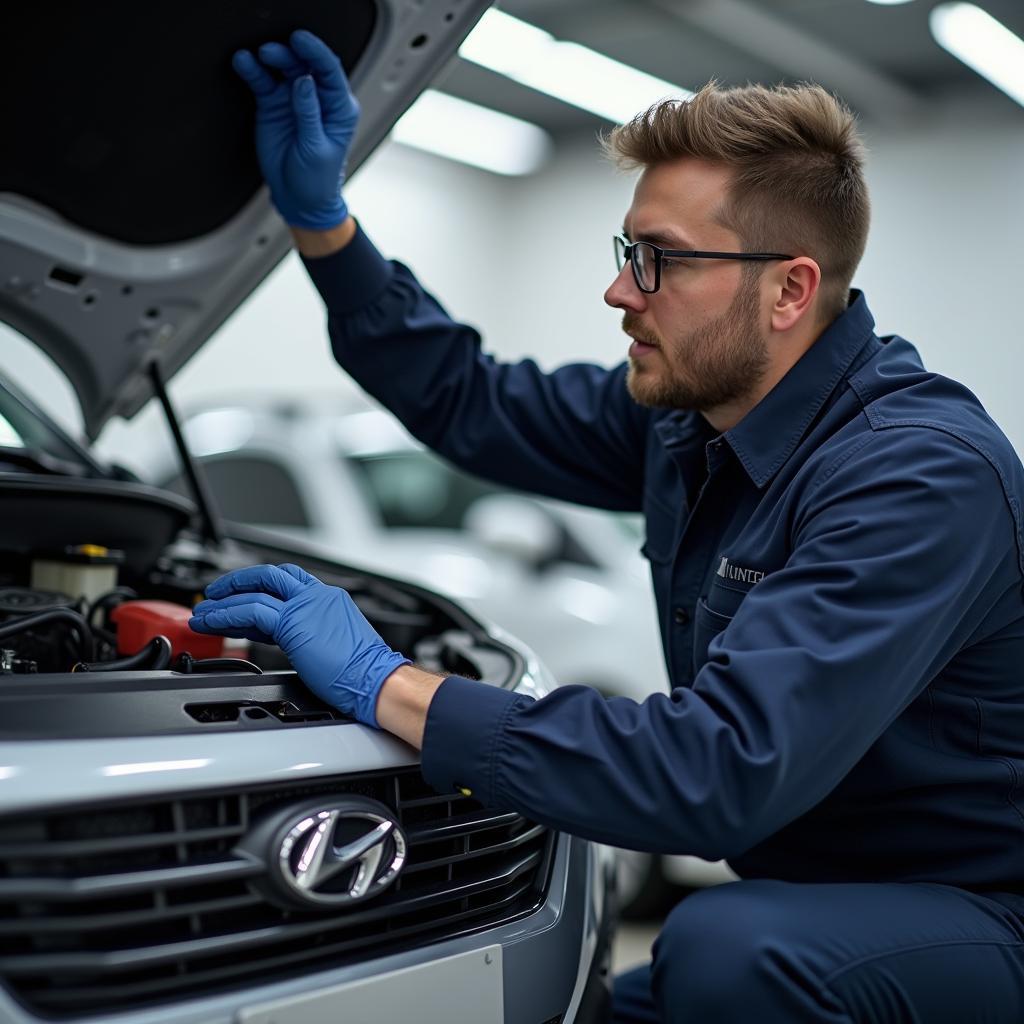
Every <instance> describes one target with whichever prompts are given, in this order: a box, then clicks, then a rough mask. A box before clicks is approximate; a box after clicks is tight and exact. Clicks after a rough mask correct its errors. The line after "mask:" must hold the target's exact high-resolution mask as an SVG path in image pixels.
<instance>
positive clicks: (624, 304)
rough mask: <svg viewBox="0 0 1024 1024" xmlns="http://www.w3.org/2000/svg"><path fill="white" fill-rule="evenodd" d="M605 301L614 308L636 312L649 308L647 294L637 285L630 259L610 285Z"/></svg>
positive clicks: (605, 294)
mask: <svg viewBox="0 0 1024 1024" xmlns="http://www.w3.org/2000/svg"><path fill="white" fill-rule="evenodd" d="M604 301H605V302H606V303H607V304H608V305H609V306H611V307H612V308H613V309H627V310H630V311H631V312H634V313H642V312H643V311H644V310H645V309H647V296H646V295H645V294H644V293H643V292H642V291H640V289H639V288H638V287H637V285H636V279H635V278H634V277H633V268H632V267H631V266H630V264H629V262H628V261H627V263H626V265H625V266H624V267H623V268H622V269H621V270H620V271H619V272H618V274H617V275H616V277H615V280H614V281H612V283H611V284H610V285H609V286H608V290H607V291H606V292H605V293H604Z"/></svg>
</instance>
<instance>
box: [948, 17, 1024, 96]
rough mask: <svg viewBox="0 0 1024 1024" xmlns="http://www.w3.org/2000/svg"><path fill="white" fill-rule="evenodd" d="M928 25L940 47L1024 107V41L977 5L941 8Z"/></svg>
mask: <svg viewBox="0 0 1024 1024" xmlns="http://www.w3.org/2000/svg"><path fill="white" fill-rule="evenodd" d="M928 23H929V25H930V27H931V30H932V35H933V36H934V37H935V41H936V42H937V43H938V44H939V46H941V47H942V48H943V49H944V50H948V51H949V52H950V53H951V54H953V56H954V57H956V58H957V59H958V60H961V61H963V63H964V64H966V65H967V66H968V67H969V68H971V69H973V70H974V71H977V73H978V74H979V75H981V76H982V78H987V79H988V80H989V81H990V82H991V83H992V84H993V85H994V86H996V88H998V89H1002V90H1003V92H1005V93H1006V95H1007V96H1009V97H1010V98H1011V99H1014V100H1016V101H1017V102H1018V103H1019V104H1021V106H1024V39H1021V38H1020V36H1018V35H1014V33H1013V32H1011V31H1010V30H1009V29H1008V28H1007V27H1006V26H1005V25H1004V24H1003V23H1002V22H1000V21H996V19H995V18H993V17H992V15H991V14H989V13H988V12H987V11H983V10H982V9H981V8H980V7H976V6H975V5H974V4H962V3H949V4H939V6H938V7H936V8H934V10H932V12H931V14H929V16H928Z"/></svg>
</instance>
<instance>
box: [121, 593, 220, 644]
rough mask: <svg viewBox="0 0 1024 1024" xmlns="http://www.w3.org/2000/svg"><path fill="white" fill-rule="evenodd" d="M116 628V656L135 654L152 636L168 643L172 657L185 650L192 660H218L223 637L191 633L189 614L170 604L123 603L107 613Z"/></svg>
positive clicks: (190, 613)
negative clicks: (161, 638) (165, 639)
mask: <svg viewBox="0 0 1024 1024" xmlns="http://www.w3.org/2000/svg"><path fill="white" fill-rule="evenodd" d="M110 618H111V621H112V622H113V623H114V624H115V625H116V626H117V653H118V654H119V655H128V654H136V653H138V652H139V651H141V650H142V648H143V647H145V646H146V644H148V643H149V641H150V640H152V639H153V637H155V636H159V635H161V634H162V635H163V636H165V637H167V639H168V640H170V641H171V652H172V654H173V655H174V656H177V655H179V654H181V653H182V652H183V651H188V653H189V654H191V655H192V657H193V658H221V657H223V656H224V638H223V637H219V636H206V635H204V634H202V633H193V632H192V630H191V629H189V628H188V620H189V619H190V618H192V612H191V610H190V609H188V608H186V607H185V606H184V605H180V604H172V603H171V602H170V601H124V602H123V603H122V604H119V605H118V606H117V607H116V608H114V609H113V611H111V613H110Z"/></svg>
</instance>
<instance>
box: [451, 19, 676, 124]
mask: <svg viewBox="0 0 1024 1024" xmlns="http://www.w3.org/2000/svg"><path fill="white" fill-rule="evenodd" d="M459 56H460V57H462V58H463V59H464V60H468V61H472V62H473V63H474V64H479V65H481V66H482V67H485V68H489V69H490V70H491V71H496V72H497V73H498V74H500V75H505V76H506V77H508V78H511V79H512V80H513V81H516V82H519V83H520V84H522V85H526V86H529V87H530V88H531V89H537V90H538V91H539V92H543V93H546V94H547V95H548V96H554V97H555V98H556V99H560V100H563V101H564V102H565V103H571V104H572V105H573V106H575V107H580V108H582V109H583V110H588V111H590V112H591V113H593V114H597V115H598V117H604V118H607V119H608V120H610V121H615V122H617V123H619V124H621V123H623V122H625V121H628V120H630V119H631V118H632V117H633V116H634V115H635V114H637V113H638V112H639V111H641V110H646V109H647V108H648V107H649V106H651V105H652V104H654V103H657V102H658V100H661V99H666V98H673V99H689V97H691V96H692V95H693V93H692V92H689V91H688V90H686V89H682V88H680V87H679V86H678V85H673V84H672V83H671V82H666V81H664V80H663V79H661V78H655V77H654V75H648V74H646V73H645V72H643V71H638V70H637V69H636V68H632V67H630V66H629V65H628V64H622V63H620V62H619V61H617V60H612V58H611V57H606V56H604V54H601V53H597V52H596V51H595V50H591V49H589V48H588V47H586V46H581V45H580V44H579V43H567V42H562V41H561V40H558V39H555V38H554V36H552V35H551V34H550V33H548V32H545V31H544V30H543V29H539V28H537V27H536V26H535V25H529V24H527V23H526V22H525V21H520V20H519V19H518V18H513V17H512V16H511V15H510V14H505V13H504V12H503V11H498V10H495V9H494V8H491V9H489V10H488V11H486V12H485V13H484V16H483V17H482V18H481V19H480V21H479V22H478V23H477V25H476V27H475V28H474V29H473V31H472V32H471V33H470V34H469V35H468V36H467V37H466V39H465V41H464V42H463V44H462V46H460V47H459Z"/></svg>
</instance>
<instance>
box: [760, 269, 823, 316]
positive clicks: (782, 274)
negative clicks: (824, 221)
mask: <svg viewBox="0 0 1024 1024" xmlns="http://www.w3.org/2000/svg"><path fill="white" fill-rule="evenodd" d="M773 276H774V277H775V278H776V280H775V281H774V282H773V284H774V285H775V287H776V289H777V290H776V294H775V303H774V304H773V305H772V329H773V330H775V331H788V330H790V329H791V328H792V327H794V326H796V324H797V323H798V322H799V321H801V320H803V319H804V317H806V316H807V313H808V310H810V309H811V308H812V307H813V305H814V299H815V296H817V294H818V287H819V285H820V284H821V268H820V267H819V266H818V264H817V263H815V262H814V260H812V259H811V258H810V256H798V257H797V258H796V259H795V260H787V261H786V262H785V263H782V264H780V265H779V266H778V267H777V268H776V273H775V275H773Z"/></svg>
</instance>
